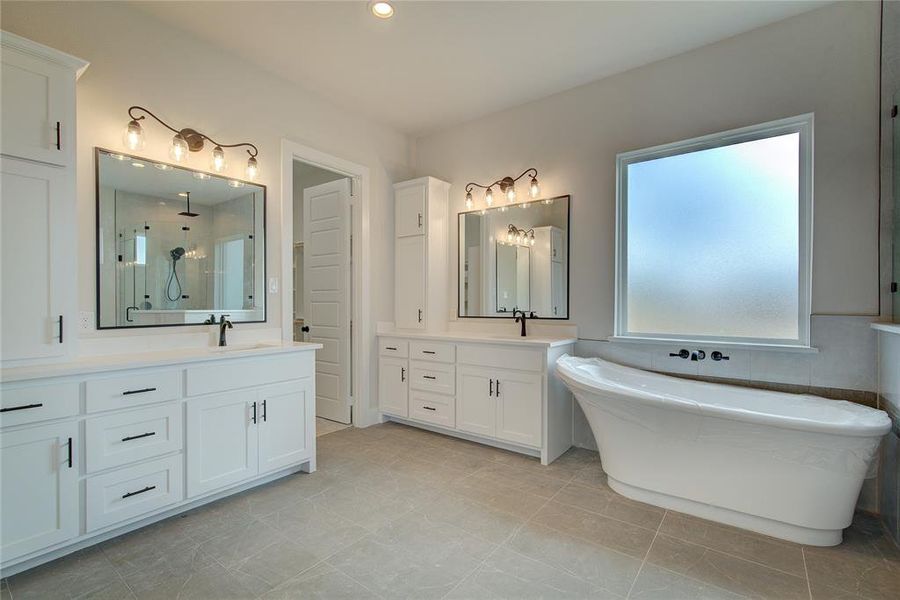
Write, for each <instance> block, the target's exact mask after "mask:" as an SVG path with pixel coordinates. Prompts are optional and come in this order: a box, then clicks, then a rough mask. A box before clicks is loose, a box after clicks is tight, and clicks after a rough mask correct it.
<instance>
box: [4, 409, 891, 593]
mask: <svg viewBox="0 0 900 600" xmlns="http://www.w3.org/2000/svg"><path fill="white" fill-rule="evenodd" d="M318 443H319V470H318V472H316V473H313V474H309V475H307V474H297V475H294V476H290V477H287V478H284V479H282V480H280V481H277V482H274V483H272V484H269V485H267V486H264V487H261V488H257V489H255V490H252V491H249V492H245V493H243V494H240V495H238V496H235V497H232V498H228V499H225V500H221V501H218V502H216V503H214V504H211V505H208V506H205V507H201V508H198V509H196V510H194V511H191V512H189V513H187V514H186V515H184V516H178V517H173V518H171V519H168V520H166V521H163V522H161V523H158V524H155V525H151V526H149V527H147V528H144V529H142V530H139V531H137V532H133V533H131V534H128V535H125V536H123V537H121V538H117V539H114V540H111V541H109V542H106V543H104V544H101V545H100V546H99V547H94V548H91V549H88V550H84V551H82V552H80V553H77V554H75V555H72V556H69V557H66V558H63V559H60V560H58V561H56V562H54V563H51V564H49V565H45V566H43V567H38V568H37V569H33V570H31V571H29V572H26V573H22V574H19V575H16V576H13V577H11V578H9V580H8V581H3V582H2V587H0V596H2V599H3V600H7V599H8V598H12V599H14V600H23V599H29V598H40V599H54V598H98V599H117V598H132V599H133V598H167V599H168V598H204V599H205V598H209V599H215V600H219V599H222V598H267V599H268V598H415V599H429V598H453V599H469V598H471V599H476V598H490V599H499V598H516V599H518V598H549V599H555V598H635V599H664V600H677V599H679V598H685V599H687V598H703V599H719V598H743V597H751V598H775V599H779V600H781V599H790V598H806V599H809V598H816V599H819V598H822V599H850V598H870V599H873V600H877V599H888V598H890V599H893V600H896V599H897V598H898V597H900V550H898V548H897V547H896V546H894V545H893V544H892V542H890V541H889V540H888V538H887V537H886V536H885V534H884V533H883V531H882V529H881V527H880V525H879V524H878V522H877V521H875V520H874V519H872V518H871V517H866V516H864V515H859V516H858V517H857V521H856V523H855V524H854V526H853V527H852V528H851V529H849V530H848V531H847V533H846V541H845V543H844V544H843V545H841V546H839V547H837V548H810V547H803V546H799V545H797V544H791V543H787V542H782V541H779V540H775V539H771V538H767V537H763V536H759V535H755V534H751V533H747V532H744V531H741V530H737V529H733V528H730V527H725V526H720V525H716V524H713V523H710V522H706V521H702V520H700V519H695V518H692V517H688V516H685V515H682V514H678V513H674V512H667V511H665V510H661V509H658V508H655V507H652V506H648V505H644V504H639V503H636V502H632V501H629V500H627V499H625V498H623V497H621V496H619V495H617V494H615V493H614V492H612V491H610V490H609V489H608V488H607V487H606V486H605V483H604V476H603V473H602V471H601V468H600V462H599V459H598V457H597V454H595V453H592V452H588V451H585V450H577V449H573V450H570V451H569V452H568V453H567V454H566V455H565V456H563V457H561V458H560V459H559V460H557V461H556V462H554V463H553V464H552V465H550V466H549V467H542V466H541V465H540V464H539V463H538V462H537V461H536V460H534V459H530V458H526V457H523V456H520V455H516V454H511V453H509V452H504V451H500V450H495V449H492V448H488V447H484V446H479V445H476V444H471V443H468V442H464V441H460V440H455V439H453V438H449V437H445V436H441V435H436V434H432V433H429V432H426V431H421V430H417V429H413V428H409V427H405V426H402V425H397V424H391V423H388V424H384V425H379V426H375V427H370V428H368V429H363V430H357V429H345V430H342V431H339V432H336V433H332V434H329V435H326V436H324V437H321V438H319V440H318Z"/></svg>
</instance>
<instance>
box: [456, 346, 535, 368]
mask: <svg viewBox="0 0 900 600" xmlns="http://www.w3.org/2000/svg"><path fill="white" fill-rule="evenodd" d="M458 350H459V363H460V364H466V365H475V366H478V367H496V368H498V369H515V370H517V371H534V372H538V373H541V372H543V370H544V367H545V366H546V358H544V351H543V350H537V349H534V348H510V347H508V346H492V345H491V344H459V348H458Z"/></svg>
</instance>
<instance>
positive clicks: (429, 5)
mask: <svg viewBox="0 0 900 600" xmlns="http://www.w3.org/2000/svg"><path fill="white" fill-rule="evenodd" d="M135 4H136V5H137V6H138V7H139V8H140V9H141V10H143V11H145V12H146V13H149V14H151V15H154V16H155V17H157V18H159V19H161V20H162V21H164V22H166V23H167V24H170V25H172V26H175V27H179V28H181V29H183V30H185V31H187V32H190V33H192V34H194V35H196V36H197V37H199V38H201V39H203V40H206V41H207V42H209V43H211V44H213V45H215V46H218V47H221V48H224V49H226V50H227V51H230V52H232V53H234V54H235V55H238V56H240V57H242V58H244V59H245V60H248V61H250V62H252V63H255V64H257V65H258V66H260V67H262V68H265V69H267V70H269V71H271V72H273V73H275V74H277V75H279V76H281V77H283V78H285V79H288V80H290V81H293V82H296V83H297V84H299V85H300V86H302V87H304V88H306V89H308V90H311V91H313V92H315V93H317V94H319V95H320V96H321V97H323V98H324V99H326V100H328V101H330V102H332V103H334V104H337V105H340V106H343V107H344V108H347V109H350V110H353V111H355V112H358V113H361V114H364V115H366V116H369V117H372V118H374V119H376V120H378V121H380V122H382V123H385V124H387V125H390V126H392V127H394V128H396V129H398V130H400V131H402V132H404V133H407V134H411V135H422V134H425V133H428V132H432V131H435V130H438V129H442V128H446V127H449V126H451V125H454V124H457V123H460V122H463V121H467V120H469V119H473V118H476V117H479V116H482V115H486V114H490V113H492V112H495V111H498V110H503V109H505V108H509V107H511V106H516V105H518V104H522V103H525V102H528V101H531V100H536V99H538V98H542V97H545V96H548V95H550V94H553V93H556V92H560V91H563V90H566V89H569V88H572V87H575V86H578V85H581V84H584V83H588V82H590V81H594V80H597V79H600V78H602V77H606V76H609V75H612V74H614V73H620V72H622V71H626V70H628V69H631V68H634V67H637V66H640V65H644V64H647V63H650V62H654V61H657V60H660V59H664V58H667V57H670V56H674V55H676V54H680V53H682V52H685V51H687V50H691V49H693V48H697V47H700V46H703V45H706V44H709V43H712V42H715V41H718V40H721V39H725V38H727V37H731V36H733V35H736V34H738V33H742V32H744V31H748V30H750V29H754V28H757V27H761V26H763V25H767V24H769V23H773V22H775V21H779V20H782V19H785V18H787V17H790V16H793V15H796V14H799V13H802V12H805V11H807V10H811V9H814V8H818V7H819V6H822V5H824V4H828V2H824V1H790V2H783V1H777V0H773V1H765V2H763V1H752V0H751V1H746V0H734V1H707V2H681V1H675V2H672V1H669V2H665V1H663V2H638V1H630V2H395V6H396V12H395V15H394V17H393V18H392V19H389V20H380V19H376V18H375V17H373V16H372V15H371V14H370V13H369V12H368V10H367V7H366V2H361V1H352V2H267V1H257V2H137V3H135Z"/></svg>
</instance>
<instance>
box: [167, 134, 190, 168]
mask: <svg viewBox="0 0 900 600" xmlns="http://www.w3.org/2000/svg"><path fill="white" fill-rule="evenodd" d="M188 152H189V150H188V143H187V140H186V139H184V136H183V135H181V134H180V133H176V134H175V137H173V138H172V147H171V148H169V156H171V157H172V160H174V161H175V162H181V161H182V160H184V157H185V156H187V155H188Z"/></svg>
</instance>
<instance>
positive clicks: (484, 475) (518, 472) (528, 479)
mask: <svg viewBox="0 0 900 600" xmlns="http://www.w3.org/2000/svg"><path fill="white" fill-rule="evenodd" d="M472 477H473V478H474V479H476V480H484V479H490V480H493V481H495V482H497V483H501V484H503V485H506V486H509V487H511V488H514V489H517V490H522V491H524V492H528V493H530V494H534V495H536V496H541V497H542V498H552V497H553V496H555V495H556V494H557V492H559V491H560V490H561V489H562V488H563V487H565V485H566V480H565V479H560V478H559V477H555V476H552V475H544V474H541V473H540V472H538V473H535V472H534V471H533V470H532V469H522V468H520V467H516V466H512V465H504V464H497V463H494V464H491V465H488V466H486V467H484V468H483V469H480V470H479V471H478V472H477V473H475V474H474V475H473V476H472Z"/></svg>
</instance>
